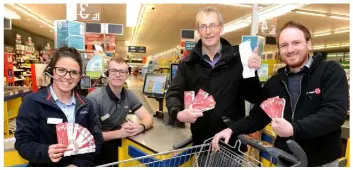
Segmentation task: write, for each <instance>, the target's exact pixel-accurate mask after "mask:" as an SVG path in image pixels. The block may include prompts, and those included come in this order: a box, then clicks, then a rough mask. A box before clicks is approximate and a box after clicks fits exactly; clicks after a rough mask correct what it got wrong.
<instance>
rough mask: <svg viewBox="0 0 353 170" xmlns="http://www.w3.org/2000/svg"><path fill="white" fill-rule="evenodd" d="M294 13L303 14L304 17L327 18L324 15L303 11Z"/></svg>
mask: <svg viewBox="0 0 353 170" xmlns="http://www.w3.org/2000/svg"><path fill="white" fill-rule="evenodd" d="M296 13H298V14H305V15H313V16H321V17H324V16H327V15H325V14H318V13H313V12H304V11H296Z"/></svg>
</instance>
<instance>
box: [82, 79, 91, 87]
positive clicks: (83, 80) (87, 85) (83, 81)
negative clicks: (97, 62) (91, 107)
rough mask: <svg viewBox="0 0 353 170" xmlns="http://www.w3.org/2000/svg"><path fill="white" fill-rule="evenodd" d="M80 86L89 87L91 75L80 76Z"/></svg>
mask: <svg viewBox="0 0 353 170" xmlns="http://www.w3.org/2000/svg"><path fill="white" fill-rule="evenodd" d="M80 86H81V89H89V88H91V77H90V76H82V78H81V83H80Z"/></svg>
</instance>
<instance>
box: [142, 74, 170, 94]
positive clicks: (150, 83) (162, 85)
mask: <svg viewBox="0 0 353 170" xmlns="http://www.w3.org/2000/svg"><path fill="white" fill-rule="evenodd" d="M167 77H168V75H166V74H156V73H146V75H145V80H144V83H143V87H142V88H143V89H142V92H143V93H144V94H145V95H146V96H149V97H155V98H164V94H165V89H166V84H167Z"/></svg>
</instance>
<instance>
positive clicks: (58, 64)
mask: <svg viewBox="0 0 353 170" xmlns="http://www.w3.org/2000/svg"><path fill="white" fill-rule="evenodd" d="M81 70H82V59H81V56H80V53H79V52H78V51H77V50H76V49H74V48H69V47H62V48H59V49H58V50H57V51H56V52H55V54H54V56H53V58H52V60H51V62H50V63H49V64H48V66H47V68H46V69H45V74H47V75H48V76H50V77H51V81H50V85H48V86H47V87H45V88H42V89H41V90H39V91H38V92H37V93H32V94H28V95H27V96H25V98H24V100H23V102H22V104H21V106H20V108H19V111H18V117H17V119H16V126H17V129H16V132H15V138H16V143H15V148H16V150H17V151H18V152H19V154H20V155H21V157H23V158H24V159H26V160H28V161H29V163H28V166H92V161H93V159H94V157H95V155H96V154H97V153H99V151H100V149H101V145H102V143H103V136H102V132H101V130H100V125H99V120H98V117H97V116H96V114H95V113H94V112H93V105H92V103H91V102H90V101H89V100H88V99H86V98H85V97H83V96H80V95H79V94H78V93H77V92H75V89H76V88H78V86H79V84H78V83H79V82H80V79H81V77H82V73H81ZM64 122H69V123H77V124H79V125H81V126H82V127H85V128H87V129H88V130H89V131H90V133H91V134H92V135H93V137H94V141H95V145H96V148H95V150H96V151H95V152H93V153H86V154H79V155H74V156H65V157H64V152H65V151H67V150H68V149H67V146H66V145H63V144H58V141H57V134H56V125H57V124H59V123H64Z"/></svg>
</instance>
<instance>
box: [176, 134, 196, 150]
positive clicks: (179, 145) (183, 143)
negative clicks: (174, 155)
mask: <svg viewBox="0 0 353 170" xmlns="http://www.w3.org/2000/svg"><path fill="white" fill-rule="evenodd" d="M191 143H192V137H189V138H187V139H185V140H184V141H181V142H179V143H176V144H174V145H173V149H181V148H185V147H186V146H188V145H189V144H191Z"/></svg>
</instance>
